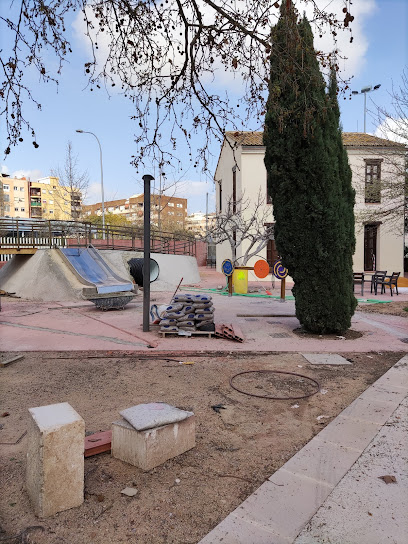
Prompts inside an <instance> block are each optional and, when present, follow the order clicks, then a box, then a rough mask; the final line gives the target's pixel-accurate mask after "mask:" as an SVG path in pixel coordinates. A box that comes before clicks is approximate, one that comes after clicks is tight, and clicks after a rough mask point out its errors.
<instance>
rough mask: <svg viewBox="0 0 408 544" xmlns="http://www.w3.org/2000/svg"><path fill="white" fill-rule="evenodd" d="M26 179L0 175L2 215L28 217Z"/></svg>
mask: <svg viewBox="0 0 408 544" xmlns="http://www.w3.org/2000/svg"><path fill="white" fill-rule="evenodd" d="M28 184H29V182H28V180H27V179H26V178H24V177H23V178H13V177H10V176H9V175H8V174H2V175H1V185H2V187H1V189H0V191H1V194H0V213H1V215H2V216H3V217H15V218H22V219H28V218H29V217H30V206H29V199H28Z"/></svg>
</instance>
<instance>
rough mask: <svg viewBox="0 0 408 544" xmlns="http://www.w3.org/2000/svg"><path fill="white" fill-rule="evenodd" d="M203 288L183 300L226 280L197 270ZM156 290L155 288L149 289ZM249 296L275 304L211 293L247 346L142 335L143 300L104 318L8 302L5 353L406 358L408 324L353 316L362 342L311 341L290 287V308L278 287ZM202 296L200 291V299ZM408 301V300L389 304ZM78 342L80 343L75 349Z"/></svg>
mask: <svg viewBox="0 0 408 544" xmlns="http://www.w3.org/2000/svg"><path fill="white" fill-rule="evenodd" d="M200 274H201V282H200V286H199V287H194V288H191V287H188V286H186V287H184V288H182V291H184V292H200V290H201V289H202V290H204V292H208V291H207V290H208V289H210V288H215V287H217V286H219V285H221V286H222V285H224V283H225V278H224V277H223V276H222V275H221V274H219V273H217V272H216V271H215V270H211V269H205V268H204V269H200ZM152 285H154V284H152ZM249 285H250V288H251V289H257V290H260V291H261V293H254V294H255V295H262V294H264V293H265V289H268V290H269V291H270V292H271V293H272V294H273V296H274V297H276V298H272V297H269V296H268V297H266V298H265V297H262V296H261V297H259V296H254V297H243V296H233V297H228V296H223V295H221V294H219V293H216V292H211V295H212V297H213V302H214V306H215V320H216V322H217V323H233V324H236V325H238V326H239V327H240V328H241V330H242V331H243V332H244V334H245V336H246V341H245V342H244V343H243V344H239V343H237V342H233V341H230V340H223V339H214V338H203V337H192V338H186V337H177V336H176V337H173V336H171V337H168V336H167V337H166V338H161V337H159V335H158V328H157V327H151V332H149V333H143V332H142V321H143V315H142V301H143V298H142V295H139V296H137V297H136V298H135V299H134V301H133V302H131V303H130V304H128V305H127V306H126V308H125V310H123V311H109V312H102V311H101V310H98V309H97V308H96V307H95V306H94V305H93V304H92V303H90V302H85V301H81V302H78V301H77V302H61V303H56V302H33V301H24V300H21V299H13V298H3V299H2V301H1V302H2V311H1V312H0V337H1V339H2V340H1V349H2V350H3V351H21V350H25V351H54V350H126V351H127V350H132V351H143V352H147V351H150V352H152V351H154V352H160V353H167V352H175V351H177V352H180V353H185V354H192V353H197V352H203V351H205V352H206V353H215V352H217V353H219V352H228V353H229V352H230V351H238V352H251V353H252V352H281V351H301V352H308V351H309V352H335V353H339V352H340V353H344V352H347V351H355V352H367V351H386V350H388V351H404V350H408V344H406V343H404V340H405V339H407V338H408V322H407V319H406V318H404V317H397V316H388V315H380V314H366V313H362V312H356V314H355V315H354V316H353V319H352V329H353V330H355V331H357V332H358V333H361V334H362V336H361V338H357V339H353V340H345V339H344V338H343V337H342V336H339V337H336V336H333V337H332V338H331V339H329V338H327V337H323V336H322V337H321V338H316V337H314V338H308V337H305V336H304V335H303V336H299V335H298V334H296V333H295V332H294V329H296V328H298V327H299V322H298V320H297V319H296V317H295V302H294V300H293V297H292V296H291V285H288V286H287V290H286V296H287V299H286V301H285V302H280V300H279V298H280V284H279V282H278V281H277V282H276V285H275V287H274V288H272V287H271V284H270V282H260V281H252V282H250V284H249ZM202 292H203V291H202ZM172 295H173V292H168V293H164V292H154V291H153V292H152V293H151V301H152V303H153V302H155V303H157V304H169V303H170V300H171V297H172ZM368 296H369V297H370V300H375V301H377V302H378V303H382V302H384V301H387V300H391V297H389V296H387V295H386V294H385V295H377V296H375V295H371V294H368ZM392 300H395V301H407V305H408V292H407V293H405V292H401V294H400V295H399V296H394V297H392ZM74 339H75V341H74Z"/></svg>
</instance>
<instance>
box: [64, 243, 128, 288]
mask: <svg viewBox="0 0 408 544" xmlns="http://www.w3.org/2000/svg"><path fill="white" fill-rule="evenodd" d="M59 252H60V253H61V254H62V256H63V258H64V260H65V262H67V264H68V265H69V267H70V268H71V270H72V271H73V272H74V274H75V275H76V276H77V277H78V279H79V280H80V281H81V282H83V283H85V284H86V285H88V286H89V287H90V288H92V287H93V288H95V289H96V291H97V293H98V294H104V293H121V292H124V291H131V290H132V289H133V283H132V282H130V281H128V280H125V279H123V278H121V277H120V276H118V275H117V274H116V273H115V272H114V271H113V270H112V269H111V268H110V267H109V265H108V264H107V263H106V261H105V260H104V259H103V258H102V257H101V256H100V254H99V253H98V251H97V250H96V249H95V248H93V247H87V248H79V247H78V248H59Z"/></svg>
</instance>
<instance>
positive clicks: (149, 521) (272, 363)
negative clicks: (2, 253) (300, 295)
mask: <svg viewBox="0 0 408 544" xmlns="http://www.w3.org/2000/svg"><path fill="white" fill-rule="evenodd" d="M345 356H346V358H347V359H348V360H349V361H350V362H352V365H347V366H313V365H310V364H309V363H308V362H307V361H306V359H304V358H303V357H302V355H300V354H291V353H285V354H279V355H269V356H251V357H248V356H244V357H239V356H237V355H232V356H231V357H229V358H225V357H223V358H221V357H219V358H217V357H205V356H203V357H197V358H195V359H194V364H193V365H181V364H179V361H173V360H166V359H163V358H146V359H140V358H134V357H132V356H131V355H126V354H123V353H122V354H120V353H112V352H108V353H102V352H98V353H95V352H92V353H90V352H79V353H75V354H69V353H66V352H65V353H55V352H54V353H25V357H24V359H23V360H21V361H18V362H15V363H13V364H11V365H10V366H7V367H5V368H2V369H0V373H1V386H0V387H1V390H0V398H1V406H0V426H1V430H0V441H1V443H2V445H1V448H0V451H1V454H0V463H1V476H0V486H1V489H2V493H1V494H0V540H1V541H6V542H8V543H11V544H15V543H23V542H26V543H28V542H30V543H35V544H85V543H86V544H89V543H92V544H106V543H107V542H110V543H112V544H119V543H125V542H126V543H138V544H170V543H177V544H192V543H197V542H198V541H199V540H200V539H201V538H202V537H204V535H206V534H207V533H208V532H209V531H210V530H211V529H212V528H213V527H214V526H215V525H216V524H217V523H218V522H220V521H221V520H222V519H223V518H224V517H225V516H226V515H227V514H228V513H229V512H231V511H232V510H233V509H234V508H235V507H237V506H238V505H239V504H240V503H241V502H242V501H243V500H244V499H245V498H246V497H247V496H248V495H250V494H251V493H252V492H253V491H255V489H256V488H257V487H258V486H259V485H260V484H262V483H263V482H264V481H265V479H267V478H268V477H269V476H270V475H271V474H273V472H275V471H276V470H277V469H278V468H279V467H281V466H282V465H283V464H284V463H285V462H286V461H287V460H288V459H289V458H290V457H291V456H293V455H294V454H295V453H296V452H297V451H298V450H299V449H300V448H302V446H304V445H305V444H306V443H307V442H308V441H309V440H310V439H311V438H312V437H313V436H314V435H315V434H317V433H318V432H319V431H320V430H321V429H322V428H323V427H324V426H325V425H326V424H327V423H328V422H330V421H331V420H332V419H333V418H334V417H336V416H337V415H338V413H339V412H341V411H342V410H343V409H344V408H345V407H346V406H348V405H349V404H350V402H351V401H352V400H353V399H354V398H356V397H357V396H358V395H359V394H361V393H362V392H363V391H364V390H365V389H366V388H367V387H368V386H369V385H370V384H371V383H372V382H374V381H375V380H376V379H378V378H379V377H380V376H381V375H382V374H384V372H386V371H387V370H388V368H390V367H391V366H392V365H393V364H395V363H396V362H397V361H398V360H399V359H400V358H401V357H402V356H403V353H375V352H372V353H368V354H361V353H359V354H354V353H348V354H346V355H345ZM261 369H262V370H281V371H287V372H295V373H301V374H303V375H304V376H307V377H310V378H313V379H315V380H317V381H318V382H319V383H320V387H321V390H320V392H319V393H317V394H315V395H313V396H311V397H308V398H306V399H303V400H296V401H294V400H271V399H264V398H258V397H253V396H248V395H245V394H242V393H239V392H238V391H236V390H234V389H233V388H232V387H231V385H230V379H231V378H232V377H233V376H234V375H235V374H237V373H239V372H244V371H249V370H261ZM234 384H235V385H238V386H239V388H240V389H243V390H245V391H249V392H251V393H255V394H257V395H269V396H271V395H272V396H288V394H291V395H292V396H300V395H301V394H304V393H309V392H312V391H313V388H314V386H313V384H311V383H310V382H308V381H307V380H305V379H304V378H297V377H290V376H286V375H279V374H275V375H273V374H270V373H266V374H265V373H255V374H250V375H244V376H239V377H237V378H235V379H234ZM64 401H66V402H69V403H70V404H71V405H72V406H73V407H74V408H75V409H76V410H77V411H78V412H79V413H80V414H81V415H82V417H83V418H84V420H85V422H86V431H87V432H96V431H100V430H106V429H109V428H110V426H111V423H112V422H113V421H115V420H117V419H118V418H119V411H120V410H122V409H124V408H127V407H129V406H133V405H135V404H139V403H144V402H153V401H163V402H168V403H169V404H173V405H175V406H178V407H180V408H184V409H187V410H192V411H193V412H194V413H195V415H196V423H197V428H196V447H195V448H194V449H192V450H190V451H188V452H186V453H184V454H183V455H180V456H178V457H176V458H174V459H172V460H170V461H167V462H166V463H164V464H163V465H161V466H159V467H157V468H155V469H154V470H151V471H150V472H143V471H141V470H140V469H137V468H135V467H133V466H130V465H128V464H125V463H123V462H121V461H119V460H117V459H114V458H112V457H111V456H110V454H109V453H104V454H100V455H97V456H94V457H90V458H87V459H85V501H84V503H83V505H82V506H81V507H79V508H74V509H71V510H68V511H66V512H62V513H59V514H57V515H55V516H53V517H50V518H47V519H42V520H39V519H37V518H36V517H35V516H34V514H33V511H32V508H31V506H30V503H29V499H28V496H27V494H26V491H25V476H24V475H25V451H26V437H23V438H22V439H21V440H20V441H19V442H18V443H17V444H14V445H10V444H5V443H10V442H11V443H14V442H16V441H18V439H19V437H21V435H22V434H23V433H24V431H25V430H26V428H27V420H28V408H30V407H34V406H41V405H46V404H53V403H58V402H64ZM218 404H222V405H224V406H225V409H220V410H219V413H217V412H216V411H215V410H214V409H213V408H212V406H214V405H218ZM7 412H8V413H9V415H4V414H5V413H7ZM319 416H323V417H320V418H319V419H317V418H318V417H319ZM128 486H129V487H135V488H137V489H138V493H137V495H136V496H135V497H133V498H129V497H125V496H123V495H121V490H123V489H124V488H125V487H128ZM31 526H35V527H37V528H32V529H29V530H27V531H26V532H24V531H25V529H26V528H28V527H31ZM21 533H22V534H21ZM13 535H20V536H18V537H17V538H14V539H12V538H10V537H12V536H13Z"/></svg>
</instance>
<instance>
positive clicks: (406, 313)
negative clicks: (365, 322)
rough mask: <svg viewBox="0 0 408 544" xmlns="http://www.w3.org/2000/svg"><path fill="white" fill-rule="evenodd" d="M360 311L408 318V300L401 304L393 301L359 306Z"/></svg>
mask: <svg viewBox="0 0 408 544" xmlns="http://www.w3.org/2000/svg"><path fill="white" fill-rule="evenodd" d="M358 310H359V311H360V312H367V313H374V314H375V313H377V314H384V315H398V316H400V317H407V318H408V302H407V301H406V300H405V301H401V302H400V301H398V302H397V301H395V302H394V301H393V302H388V303H386V304H359V305H358Z"/></svg>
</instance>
